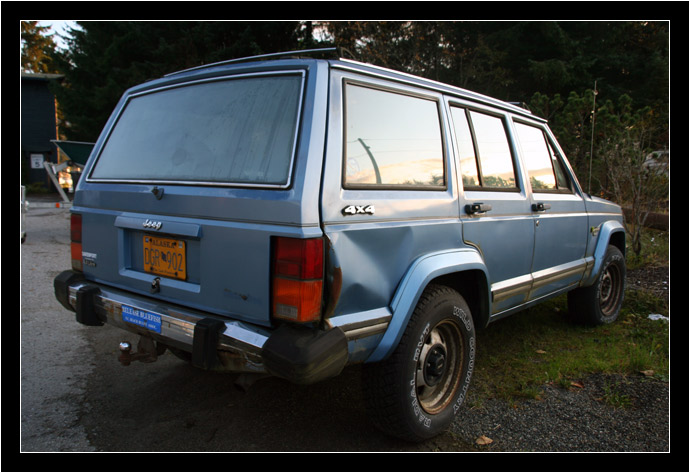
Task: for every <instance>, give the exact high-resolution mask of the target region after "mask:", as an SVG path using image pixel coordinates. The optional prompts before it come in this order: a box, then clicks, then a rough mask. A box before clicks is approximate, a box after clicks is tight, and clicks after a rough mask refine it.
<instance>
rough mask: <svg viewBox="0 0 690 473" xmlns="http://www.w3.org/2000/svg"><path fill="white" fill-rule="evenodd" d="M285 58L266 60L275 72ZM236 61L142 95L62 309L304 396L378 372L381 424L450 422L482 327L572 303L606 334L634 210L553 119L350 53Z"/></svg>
mask: <svg viewBox="0 0 690 473" xmlns="http://www.w3.org/2000/svg"><path fill="white" fill-rule="evenodd" d="M258 59H266V58H258ZM269 59H270V60H252V61H228V62H224V63H218V64H212V65H209V66H204V67H199V68H194V69H191V70H187V71H182V72H178V73H173V74H170V75H168V76H166V77H163V78H161V79H158V80H154V81H151V82H147V83H145V84H142V85H140V86H137V87H134V88H132V89H130V90H128V91H127V92H126V93H125V94H124V96H123V97H122V99H121V101H120V103H119V104H118V105H117V108H116V109H115V111H114V113H113V114H112V116H111V118H110V119H109V121H108V123H107V125H106V126H105V129H104V130H103V133H102V134H101V136H100V138H99V139H98V141H97V143H96V145H95V147H94V149H93V152H92V155H91V157H90V159H89V161H88V164H87V165H86V168H85V171H84V178H83V179H81V180H80V182H79V185H78V187H77V190H76V194H75V198H74V204H73V207H72V214H71V239H72V246H71V255H72V269H71V270H69V271H65V272H63V273H62V274H60V275H59V276H58V277H57V278H56V279H55V283H54V285H55V293H56V297H57V299H58V300H59V301H60V302H61V303H62V305H64V306H65V307H66V308H68V309H70V310H73V311H75V312H76V319H77V321H78V322H80V323H82V324H86V325H102V324H104V323H108V324H112V325H115V326H117V327H120V328H122V329H124V330H126V331H129V332H132V333H135V334H138V335H140V341H139V344H138V348H137V350H138V351H137V352H136V353H132V352H131V347H130V346H129V345H128V344H125V345H124V346H122V350H123V353H122V355H121V361H123V363H125V364H129V362H130V361H133V360H136V359H146V360H149V361H150V360H154V359H155V358H156V357H157V356H160V355H161V354H162V353H163V352H164V351H165V350H166V349H168V350H170V351H171V352H172V353H174V354H176V355H177V356H180V357H181V358H185V359H187V360H189V361H191V363H192V364H194V365H195V366H198V367H201V368H206V369H224V370H229V371H234V372H254V373H268V374H271V375H275V376H279V377H282V378H285V379H288V380H291V381H293V382H296V383H313V382H317V381H320V380H323V379H326V378H328V377H332V376H336V375H338V374H339V373H340V372H341V370H342V369H343V367H344V366H346V365H348V364H354V363H363V364H364V365H363V371H364V378H365V386H366V388H365V389H366V391H367V402H368V404H369V405H370V407H371V408H372V409H371V411H372V414H373V418H374V421H375V423H376V424H377V425H378V426H379V427H380V428H381V429H383V430H384V431H386V432H388V433H390V434H392V435H396V436H398V437H402V438H405V439H410V440H417V441H419V440H423V439H426V438H430V437H432V436H434V435H437V434H438V433H439V432H441V431H443V430H444V429H446V428H447V427H448V425H449V424H450V422H452V419H453V417H454V415H455V413H456V412H457V410H458V409H459V407H460V405H461V404H462V402H463V400H464V398H465V396H466V393H467V389H468V385H469V382H470V377H471V375H472V370H473V367H474V360H475V350H476V348H477V347H476V346H475V345H476V339H475V329H477V328H483V327H486V326H487V325H488V324H489V323H491V322H493V321H495V320H498V319H500V318H502V317H504V316H506V315H508V314H511V313H514V312H516V311H519V310H521V309H524V308H526V307H529V306H530V305H533V304H535V303H538V302H541V301H543V300H545V299H547V298H549V297H553V296H555V295H558V294H562V293H565V292H568V306H569V312H570V314H571V315H572V316H573V317H574V318H575V319H578V320H580V321H582V322H587V323H594V324H596V323H608V322H611V321H613V320H614V319H615V318H616V316H617V314H618V311H619V308H620V305H621V302H622V298H623V284H624V279H625V264H624V259H623V253H624V251H625V234H624V230H623V226H622V216H621V209H620V208H619V207H618V206H617V205H614V204H612V203H610V202H607V201H604V200H602V199H599V198H596V197H592V196H590V195H588V194H586V193H585V192H583V190H582V188H581V187H580V185H579V183H578V181H577V179H576V177H575V175H574V173H573V171H572V169H571V167H570V166H569V164H568V162H567V161H566V159H565V156H564V153H563V151H562V150H561V149H560V147H559V145H558V143H557V142H556V139H555V138H554V136H553V134H552V133H551V131H550V130H549V128H548V126H547V123H546V122H545V120H543V119H540V118H538V117H535V116H533V115H532V114H530V113H529V112H528V111H526V110H524V109H522V108H519V107H516V106H513V105H510V104H507V103H504V102H501V101H498V100H495V99H492V98H490V97H486V96H482V95H479V94H476V93H472V92H469V91H466V90H462V89H459V88H456V87H452V86H449V85H444V84H440V83H437V82H433V81H430V80H426V79H422V78H419V77H415V76H411V75H408V74H404V73H400V72H395V71H392V70H387V69H383V68H380V67H376V66H372V65H368V64H362V63H358V62H354V61H349V60H344V59H339V60H325V59H318V60H317V59H313V58H306V59H305V58H295V57H291V58H287V59H284V58H277V57H270V58H269Z"/></svg>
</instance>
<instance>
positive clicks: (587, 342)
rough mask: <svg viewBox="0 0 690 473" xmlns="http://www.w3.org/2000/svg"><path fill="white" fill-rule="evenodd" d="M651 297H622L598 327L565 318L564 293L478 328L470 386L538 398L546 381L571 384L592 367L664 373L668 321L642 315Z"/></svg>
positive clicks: (487, 393)
mask: <svg viewBox="0 0 690 473" xmlns="http://www.w3.org/2000/svg"><path fill="white" fill-rule="evenodd" d="M652 302H653V301H652V300H651V299H649V298H646V299H644V300H643V301H640V300H638V299H635V298H633V300H632V301H631V300H629V299H626V302H624V309H625V310H623V311H621V315H620V316H619V319H618V320H617V321H616V322H615V323H613V324H610V325H605V326H599V327H585V326H580V325H576V324H574V323H572V322H570V321H569V320H567V319H566V318H565V317H564V315H565V314H566V311H567V299H566V296H561V297H558V298H556V299H553V300H551V301H548V302H545V303H544V304H541V305H539V306H536V307H533V308H531V309H528V310H526V311H523V312H521V313H517V314H514V315H513V316H511V317H508V318H506V319H503V320H501V321H498V322H495V323H493V324H491V325H490V326H489V327H488V328H487V329H485V330H480V331H478V333H477V359H476V365H475V371H474V374H473V381H472V382H473V389H474V390H476V391H477V392H479V393H480V395H481V396H485V397H497V398H504V399H513V398H516V397H519V398H538V396H539V386H541V385H543V384H545V383H554V384H556V385H557V386H559V387H562V388H570V387H572V385H573V384H572V383H573V382H576V381H577V380H578V379H580V378H582V377H584V376H586V375H588V374H591V373H624V374H639V372H640V371H642V370H653V371H654V373H655V374H656V376H659V377H661V378H664V379H667V378H668V366H669V347H668V340H669V338H668V323H666V322H661V321H652V320H649V319H647V315H648V314H649V313H651V312H650V311H648V310H647V308H648V304H650V303H652ZM652 312H655V310H653V311H652ZM617 402H618V403H619V404H622V403H623V401H622V400H619V401H617Z"/></svg>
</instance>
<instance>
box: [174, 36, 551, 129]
mask: <svg viewBox="0 0 690 473" xmlns="http://www.w3.org/2000/svg"><path fill="white" fill-rule="evenodd" d="M341 52H343V51H342V50H341V49H340V48H335V47H333V48H320V49H304V50H296V51H284V52H279V53H270V54H261V55H257V56H248V57H243V58H236V59H228V60H226V61H220V62H215V63H211V64H205V65H201V66H196V67H191V68H188V69H183V70H180V71H176V72H171V73H169V74H166V75H165V76H164V77H166V78H167V77H173V76H179V75H183V74H187V73H190V72H196V71H199V70H204V69H211V68H216V67H218V68H220V67H223V66H226V67H224V68H227V66H235V65H240V64H246V63H251V62H261V61H265V60H273V61H276V60H280V61H285V60H287V61H295V60H296V61H299V62H300V63H303V62H305V61H307V62H312V61H314V62H317V61H327V62H328V63H329V64H330V65H331V66H332V67H335V68H340V69H350V70H357V71H359V72H362V73H366V74H369V75H379V76H382V75H383V76H385V77H386V78H387V79H389V80H391V79H392V80H396V81H399V82H404V83H411V84H414V85H417V86H421V87H426V88H433V89H435V90H441V91H443V92H444V93H447V94H450V95H456V96H460V97H463V98H467V99H470V100H473V101H476V102H480V103H483V104H486V105H491V106H494V107H497V108H501V109H503V110H507V111H509V112H512V113H515V114H518V115H523V116H527V117H530V118H532V119H536V120H539V121H543V122H546V120H545V119H543V118H541V117H538V116H536V115H533V114H532V112H531V111H530V110H529V109H526V108H524V107H521V106H519V105H517V104H516V103H511V102H504V101H502V100H498V99H495V98H493V97H489V96H486V95H483V94H480V93H477V92H472V91H470V90H467V89H463V88H461V87H456V86H453V85H450V84H446V83H443V82H437V81H434V80H431V79H427V78H424V77H420V76H416V75H414V74H409V73H406V72H401V71H396V70H394V69H389V68H386V67H382V66H377V65H374V64H368V63H363V62H359V61H355V60H352V59H346V58H344V57H340V54H339V53H341ZM348 53H349V52H348ZM318 55H325V56H328V55H331V56H334V57H335V59H332V58H328V59H318V58H314V57H313V56H318Z"/></svg>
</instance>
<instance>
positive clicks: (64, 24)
mask: <svg viewBox="0 0 690 473" xmlns="http://www.w3.org/2000/svg"><path fill="white" fill-rule="evenodd" d="M38 26H50V27H51V33H57V34H56V35H55V36H54V37H53V40H54V41H55V44H56V45H57V46H58V47H59V48H63V49H64V48H66V47H67V44H66V43H65V42H64V41H63V40H61V39H60V38H59V36H58V35H63V36H64V35H65V34H67V30H68V28H75V27H76V26H77V23H76V20H39V21H38Z"/></svg>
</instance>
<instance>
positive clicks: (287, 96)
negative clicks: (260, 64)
mask: <svg viewBox="0 0 690 473" xmlns="http://www.w3.org/2000/svg"><path fill="white" fill-rule="evenodd" d="M302 82H303V79H302V74H295V73H292V74H282V75H253V76H243V77H240V78H232V79H225V80H216V81H209V82H198V83H193V84H191V85H184V86H178V87H172V88H166V89H159V90H158V91H154V92H150V93H143V94H140V95H136V96H133V97H131V98H130V99H129V100H128V102H127V104H126V106H125V108H124V110H122V112H121V114H120V116H119V118H118V120H117V123H116V124H115V126H114V128H113V129H112V131H111V133H110V135H109V136H108V139H107V142H106V144H105V146H104V148H103V150H102V152H101V154H100V156H99V158H98V161H97V162H96V165H95V167H94V169H93V172H92V173H91V176H90V178H92V179H95V180H116V181H123V180H124V181H133V182H142V181H144V182H151V181H156V182H158V181H163V182H195V183H208V184H212V185H220V184H250V185H268V186H279V187H285V186H288V185H289V180H290V174H291V173H290V170H291V169H292V157H293V154H294V148H295V142H296V133H297V124H298V121H299V111H300V102H301V91H302Z"/></svg>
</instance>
